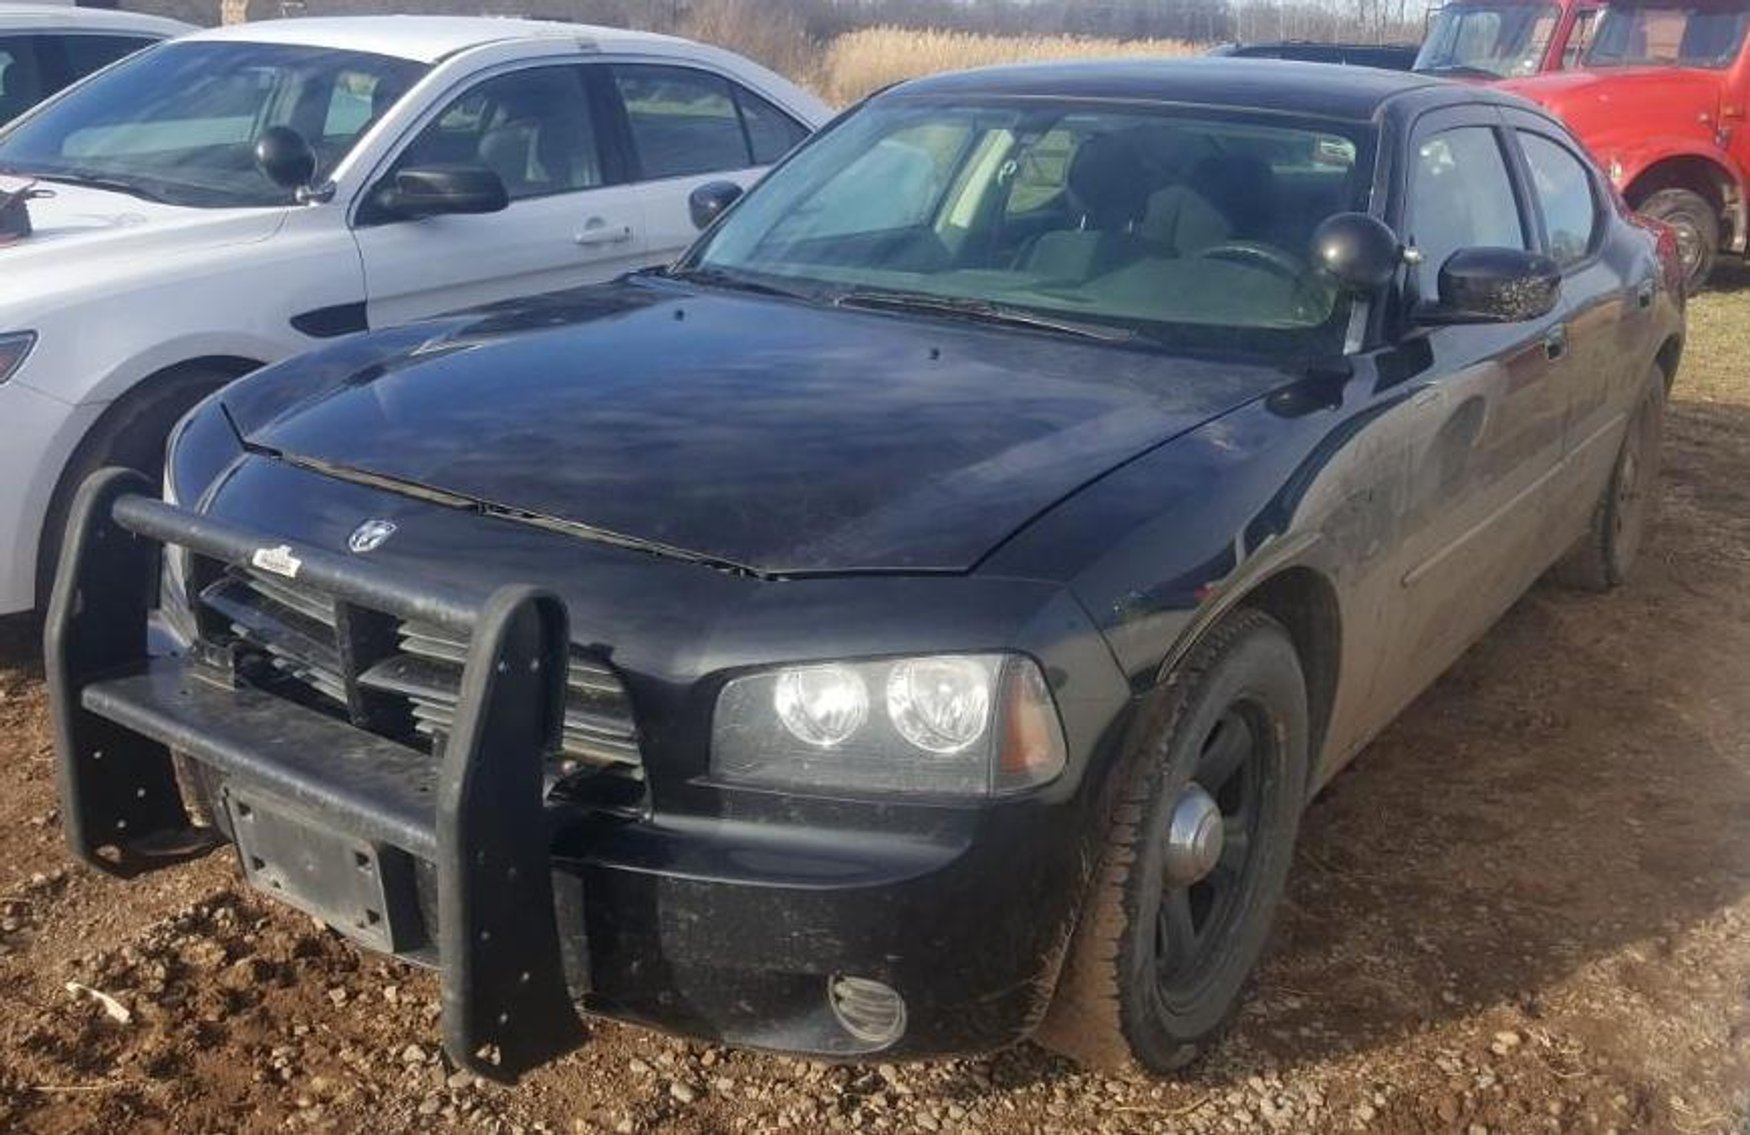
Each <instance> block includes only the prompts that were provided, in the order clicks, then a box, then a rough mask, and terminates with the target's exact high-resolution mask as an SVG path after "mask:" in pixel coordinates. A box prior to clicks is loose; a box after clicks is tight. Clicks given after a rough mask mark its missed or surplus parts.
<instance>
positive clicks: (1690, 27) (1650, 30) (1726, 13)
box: [1586, 4, 1750, 68]
mask: <svg viewBox="0 0 1750 1135" xmlns="http://www.w3.org/2000/svg"><path fill="white" fill-rule="evenodd" d="M1747 22H1750V11H1747V10H1746V9H1744V8H1742V7H1732V6H1726V5H1706V6H1700V5H1689V6H1681V5H1673V6H1670V7H1653V6H1642V5H1630V6H1624V5H1618V4H1612V5H1611V6H1610V7H1608V8H1606V9H1605V10H1604V18H1603V20H1602V21H1600V23H1599V25H1598V34H1597V36H1596V37H1595V38H1594V39H1593V40H1592V46H1591V48H1590V49H1588V50H1587V52H1586V66H1588V67H1637V66H1656V67H1707V68H1720V67H1726V66H1729V65H1730V64H1731V62H1732V60H1734V59H1736V58H1737V57H1738V46H1739V44H1741V43H1743V42H1744V28H1745V25H1746V23H1747Z"/></svg>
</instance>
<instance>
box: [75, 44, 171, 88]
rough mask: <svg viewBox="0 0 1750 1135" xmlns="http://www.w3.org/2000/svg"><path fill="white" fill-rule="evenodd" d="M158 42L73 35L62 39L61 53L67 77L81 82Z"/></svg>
mask: <svg viewBox="0 0 1750 1135" xmlns="http://www.w3.org/2000/svg"><path fill="white" fill-rule="evenodd" d="M156 42H157V41H156V40H151V39H145V38H143V37H141V36H135V35H70V36H66V37H64V38H63V39H62V40H61V50H62V52H64V53H65V55H66V59H67V75H68V77H69V78H72V79H82V78H84V77H85V76H87V75H89V74H91V73H92V72H93V71H101V70H103V69H104V68H105V67H108V66H109V65H110V64H111V63H114V62H115V61H116V60H117V59H120V58H122V57H123V56H127V55H132V54H133V53H134V52H136V51H138V50H140V49H141V48H143V47H150V46H152V44H154V43H156Z"/></svg>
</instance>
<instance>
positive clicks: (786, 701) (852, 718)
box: [772, 666, 869, 749]
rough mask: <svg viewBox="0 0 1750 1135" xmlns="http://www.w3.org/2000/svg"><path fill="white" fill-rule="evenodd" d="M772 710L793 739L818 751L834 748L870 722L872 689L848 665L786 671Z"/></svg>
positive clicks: (780, 677)
mask: <svg viewBox="0 0 1750 1135" xmlns="http://www.w3.org/2000/svg"><path fill="white" fill-rule="evenodd" d="M772 707H773V708H774V709H776V710H777V711H778V720H779V721H782V722H783V723H784V728H786V729H788V730H789V731H790V735H791V736H792V737H794V738H796V739H797V740H798V741H801V742H802V743H803V744H804V745H812V746H814V747H815V748H817V749H833V748H837V747H838V746H840V745H842V744H844V743H845V742H846V741H848V740H850V738H851V736H852V734H854V733H856V731H857V730H859V729H861V728H862V727H863V722H865V721H867V720H868V719H869V687H868V686H867V685H865V684H864V683H863V676H862V675H861V674H859V673H857V672H856V671H855V670H853V669H851V668H850V667H849V666H806V667H803V668H802V669H799V670H785V671H784V672H783V673H781V674H779V675H778V682H777V685H776V687H774V689H773V690H772Z"/></svg>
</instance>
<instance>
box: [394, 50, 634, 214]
mask: <svg viewBox="0 0 1750 1135" xmlns="http://www.w3.org/2000/svg"><path fill="white" fill-rule="evenodd" d="M396 165H397V167H398V168H410V167H413V166H433V165H438V166H441V165H484V166H486V167H487V168H489V169H491V170H492V171H493V172H495V173H497V174H498V176H499V177H500V178H502V179H503V180H504V187H505V189H506V190H507V191H508V192H509V193H510V198H511V200H513V201H519V200H523V199H525V198H529V197H545V196H548V195H551V194H554V193H571V192H575V191H577V190H580V189H593V188H595V187H596V186H598V185H601V184H602V181H603V176H602V162H601V150H600V148H599V146H598V145H597V142H596V130H595V116H594V115H593V114H591V113H590V105H589V96H588V94H587V93H586V91H585V88H584V80H583V71H582V70H581V69H580V68H577V67H536V68H531V69H528V70H523V71H512V72H511V73H509V74H507V75H500V76H498V77H496V78H492V79H488V80H486V81H485V82H483V83H481V84H479V85H478V86H476V87H474V88H472V89H471V90H469V91H468V92H467V93H465V94H463V95H462V96H461V97H460V98H458V99H456V101H455V102H452V103H451V104H450V105H449V106H448V107H446V108H445V110H444V112H443V113H442V114H440V115H439V116H438V118H437V120H436V121H434V122H433V123H432V124H431V125H430V126H427V127H426V128H425V130H424V131H423V132H422V133H421V134H420V135H419V137H418V138H416V139H415V140H414V142H413V144H412V145H411V146H409V147H408V148H407V150H406V151H405V152H404V153H403V154H402V156H401V158H400V160H399V161H398V162H397V163H396Z"/></svg>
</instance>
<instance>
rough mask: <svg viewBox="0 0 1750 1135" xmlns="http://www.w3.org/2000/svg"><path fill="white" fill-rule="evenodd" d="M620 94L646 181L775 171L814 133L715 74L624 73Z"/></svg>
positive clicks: (643, 69)
mask: <svg viewBox="0 0 1750 1135" xmlns="http://www.w3.org/2000/svg"><path fill="white" fill-rule="evenodd" d="M614 87H615V90H616V92H617V93H618V95H619V97H620V103H621V105H622V106H623V107H624V108H625V112H626V123H627V125H628V127H629V128H630V130H631V133H632V148H633V150H634V151H635V152H636V154H637V158H638V168H639V171H640V174H641V176H642V177H643V178H644V179H645V180H650V181H655V180H660V179H662V178H667V177H688V176H692V175H696V174H704V173H717V172H727V171H730V170H739V169H747V168H749V167H751V166H760V165H769V164H771V163H772V162H775V161H777V160H778V159H779V158H780V157H782V156H783V155H784V154H785V153H786V152H787V151H788V150H789V149H790V148H791V147H792V146H794V145H795V144H796V143H797V142H800V141H801V140H802V138H803V137H804V136H806V134H807V131H806V130H805V129H804V128H803V127H802V126H801V125H800V124H798V123H797V122H796V120H795V119H793V118H791V117H790V116H789V115H787V114H785V113H784V112H783V111H781V110H779V109H778V108H777V107H775V106H773V105H772V104H771V103H769V102H767V101H766V100H765V99H762V98H760V97H759V96H758V95H756V94H754V93H753V92H752V91H749V90H746V89H744V88H742V87H739V86H737V85H736V84H734V83H732V82H730V81H729V80H728V79H725V78H723V77H722V76H721V75H713V74H711V73H710V72H707V71H697V70H693V69H691V68H687V67H663V66H656V65H644V64H635V65H624V66H616V67H615V68H614Z"/></svg>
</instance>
